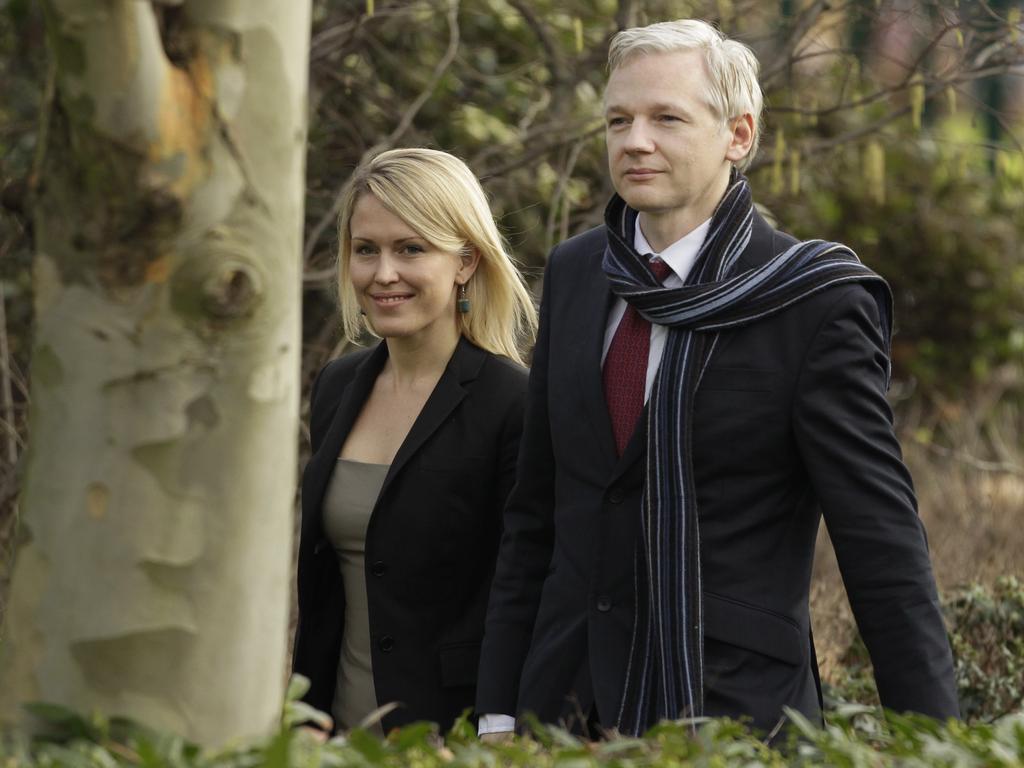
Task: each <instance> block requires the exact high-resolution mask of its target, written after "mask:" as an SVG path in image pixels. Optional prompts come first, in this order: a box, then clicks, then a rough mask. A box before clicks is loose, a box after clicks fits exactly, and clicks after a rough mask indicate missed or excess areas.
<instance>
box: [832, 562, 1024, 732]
mask: <svg viewBox="0 0 1024 768" xmlns="http://www.w3.org/2000/svg"><path fill="white" fill-rule="evenodd" d="M943 610H944V613H945V616H946V622H947V625H948V626H949V628H950V641H951V643H952V646H953V656H954V660H955V664H956V681H957V688H958V690H959V693H960V707H961V713H962V715H963V717H964V718H965V719H966V720H968V721H991V720H994V719H996V718H998V717H1000V716H1002V715H1005V714H1006V713H1008V712H1012V711H1015V710H1020V709H1022V708H1024V584H1022V583H1021V582H1020V580H1018V579H1017V578H1016V577H1014V576H1005V577H1003V578H1001V579H999V580H998V581H997V582H996V584H995V586H994V587H992V588H991V589H988V588H986V587H982V586H979V585H977V584H975V585H971V586H968V587H964V588H963V589H960V590H958V591H957V592H955V593H954V594H952V595H951V596H950V597H948V598H947V599H946V601H945V603H944V606H943ZM841 664H842V668H843V677H842V678H841V679H840V680H839V681H837V683H836V685H835V686H833V687H832V688H830V689H828V691H827V693H828V694H829V696H830V699H831V700H832V701H833V702H836V701H850V702H859V703H863V704H877V702H878V693H877V691H876V689H875V683H874V680H873V678H872V676H871V664H870V661H869V659H868V654H867V649H866V648H865V647H864V643H863V641H862V640H861V639H860V636H859V635H858V636H857V637H856V638H855V639H854V641H853V642H852V643H851V645H850V648H849V649H848V650H847V651H846V653H845V654H844V656H843V658H842V660H841Z"/></svg>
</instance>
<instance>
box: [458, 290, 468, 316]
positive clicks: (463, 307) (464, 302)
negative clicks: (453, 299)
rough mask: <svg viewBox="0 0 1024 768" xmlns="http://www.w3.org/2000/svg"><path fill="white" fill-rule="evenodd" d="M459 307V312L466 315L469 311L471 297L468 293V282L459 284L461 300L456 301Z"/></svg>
mask: <svg viewBox="0 0 1024 768" xmlns="http://www.w3.org/2000/svg"><path fill="white" fill-rule="evenodd" d="M456 306H458V308H459V312H460V313H462V314H463V315H465V314H466V313H467V312H469V297H468V296H467V295H466V284H465V283H463V284H462V285H460V286H459V300H458V302H457V303H456Z"/></svg>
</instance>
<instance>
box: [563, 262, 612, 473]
mask: <svg viewBox="0 0 1024 768" xmlns="http://www.w3.org/2000/svg"><path fill="white" fill-rule="evenodd" d="M602 256H603V254H601V253H598V254H597V257H596V258H597V259H598V263H597V267H596V269H582V270H580V282H581V284H580V286H579V291H578V294H579V295H580V296H581V297H582V298H581V304H580V305H579V307H578V309H577V310H576V311H574V313H573V315H572V317H571V322H572V323H573V327H572V328H571V330H570V332H569V334H567V335H568V338H573V339H579V340H580V343H579V344H578V345H577V346H576V360H575V365H574V366H573V367H574V368H575V369H576V376H577V377H578V386H579V393H580V401H581V403H582V406H583V409H584V412H585V414H586V418H585V419H584V421H586V423H588V424H589V425H590V429H591V432H592V436H593V445H594V446H596V448H597V451H598V453H599V454H600V459H601V460H602V461H603V462H604V464H605V465H606V466H607V467H608V468H609V469H610V468H611V467H612V466H613V465H614V464H615V462H616V460H617V459H616V455H615V434H614V432H613V431H612V420H611V416H609V415H608V403H607V401H606V400H605V398H604V382H603V380H602V378H601V352H602V350H603V348H604V332H605V326H606V325H607V322H608V312H609V311H610V309H611V307H612V304H613V302H614V299H615V297H614V295H613V294H612V289H611V283H610V282H608V278H607V277H606V276H605V274H604V270H603V269H601V263H600V259H601V258H602Z"/></svg>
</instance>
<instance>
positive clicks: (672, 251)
mask: <svg viewBox="0 0 1024 768" xmlns="http://www.w3.org/2000/svg"><path fill="white" fill-rule="evenodd" d="M709 229H711V219H710V218H708V219H706V220H705V221H704V222H703V223H701V224H700V225H698V226H697V227H696V228H695V229H693V230H691V231H690V232H689V233H688V234H685V235H683V236H682V237H681V238H679V239H678V240H676V241H675V242H674V243H672V245H670V246H669V247H668V248H666V249H665V250H664V251H662V252H661V253H656V252H655V250H654V249H653V248H652V247H651V244H650V243H648V242H647V238H646V237H644V233H643V232H641V231H640V219H639V217H637V222H636V227H635V228H634V231H633V247H634V248H636V252H637V253H649V254H651V255H652V256H657V257H658V258H660V259H661V260H662V261H664V262H665V263H666V264H668V265H669V267H671V268H672V271H673V272H675V273H676V275H678V276H679V279H680V280H685V279H686V276H687V275H688V274H689V273H690V268H691V267H692V266H693V262H695V261H696V260H697V253H698V252H699V251H700V247H701V246H702V245H704V238H705V237H706V236H707V234H708V230H709Z"/></svg>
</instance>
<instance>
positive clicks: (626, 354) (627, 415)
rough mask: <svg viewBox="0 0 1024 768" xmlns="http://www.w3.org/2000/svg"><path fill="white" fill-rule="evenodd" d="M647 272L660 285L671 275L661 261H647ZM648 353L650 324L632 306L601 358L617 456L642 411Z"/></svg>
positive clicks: (627, 305)
mask: <svg viewBox="0 0 1024 768" xmlns="http://www.w3.org/2000/svg"><path fill="white" fill-rule="evenodd" d="M651 272H653V273H654V276H655V277H656V278H657V279H658V282H659V283H660V282H662V281H663V280H664V279H665V278H666V277H668V276H669V275H670V274H672V270H671V268H670V267H669V266H668V264H666V263H665V262H664V261H662V260H661V259H652V260H651ZM650 351H651V324H650V323H649V322H648V321H647V320H645V319H644V318H643V317H641V316H640V313H639V312H637V311H636V309H634V307H633V305H632V304H626V312H625V314H623V315H622V320H620V321H619V327H618V328H616V329H615V336H613V337H612V343H611V346H609V347H608V354H607V355H605V358H604V374H603V377H604V399H605V401H606V402H607V403H608V415H609V416H611V419H612V431H613V432H614V433H615V447H616V448H617V449H618V452H619V456H621V455H622V452H623V451H625V450H626V444H627V443H628V442H629V438H630V437H632V436H633V430H635V429H636V422H637V419H639V418H640V413H641V412H642V411H643V409H644V388H645V385H646V383H647V357H648V355H649V354H650Z"/></svg>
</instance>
